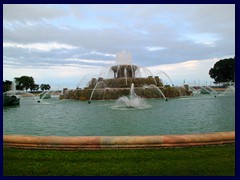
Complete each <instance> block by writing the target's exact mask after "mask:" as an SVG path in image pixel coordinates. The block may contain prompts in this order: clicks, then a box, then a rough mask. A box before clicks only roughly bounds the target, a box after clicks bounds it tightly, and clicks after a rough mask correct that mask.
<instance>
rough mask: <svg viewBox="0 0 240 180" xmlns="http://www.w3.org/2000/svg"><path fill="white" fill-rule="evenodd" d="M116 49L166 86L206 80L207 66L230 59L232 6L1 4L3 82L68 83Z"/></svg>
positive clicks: (111, 59)
mask: <svg viewBox="0 0 240 180" xmlns="http://www.w3.org/2000/svg"><path fill="white" fill-rule="evenodd" d="M123 50H125V51H128V52H130V53H131V55H132V64H135V65H138V66H144V67H148V68H149V69H150V70H151V72H152V73H153V74H154V75H156V74H157V75H159V76H160V77H161V78H162V79H163V81H164V82H165V83H166V84H170V82H169V80H168V78H167V76H166V75H165V74H167V75H168V76H169V77H170V78H171V80H172V82H173V83H174V84H175V85H181V84H182V83H183V81H185V82H186V83H189V84H193V83H194V82H195V83H200V84H204V85H205V84H206V83H207V84H210V83H212V82H213V80H212V79H210V77H209V75H208V71H209V69H210V68H211V67H213V65H214V63H215V62H217V61H218V60H220V59H223V58H229V57H234V56H235V5H234V4H222V5H220V4H219V5H218V4H213V5H209V4H201V5H197V4H189V5H188V4H177V5H172V4H171V5H167V4H143V5H141V4H137V5H136V4H134V5H131V4H126V5H124V4H121V5H119V4H118V5H114V4H111V5H103V4H95V5H87V4H79V5H76V4H74V5H65V4H62V5H49V4H45V5H36V4H33V5H24V4H19V5H12V4H5V5H3V80H13V78H14V77H20V76H23V75H27V76H32V77H33V78H34V79H35V83H37V84H42V83H47V84H50V85H51V86H52V87H54V88H62V87H68V88H75V87H76V86H77V85H78V84H81V83H82V82H84V81H87V80H88V79H90V78H91V77H93V76H94V77H97V76H98V75H99V73H100V72H102V71H103V70H102V69H104V68H105V69H106V67H109V66H111V65H113V64H115V63H116V53H118V52H121V51H123ZM84 85H85V84H81V85H80V86H84Z"/></svg>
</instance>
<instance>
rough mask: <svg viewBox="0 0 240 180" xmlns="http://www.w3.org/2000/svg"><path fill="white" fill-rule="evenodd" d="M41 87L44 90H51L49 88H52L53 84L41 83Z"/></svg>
mask: <svg viewBox="0 0 240 180" xmlns="http://www.w3.org/2000/svg"><path fill="white" fill-rule="evenodd" d="M40 89H41V90H42V91H44V90H49V89H51V86H50V85H49V84H41V85H40Z"/></svg>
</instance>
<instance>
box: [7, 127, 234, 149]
mask: <svg viewBox="0 0 240 180" xmlns="http://www.w3.org/2000/svg"><path fill="white" fill-rule="evenodd" d="M228 143H235V131H230V132H216V133H205V134H185V135H161V136H160V135H156V136H25V135H3V145H4V147H12V148H24V149H57V150H84V149H85V150H89V149H93V150H96V149H147V148H161V147H187V146H202V145H219V144H228Z"/></svg>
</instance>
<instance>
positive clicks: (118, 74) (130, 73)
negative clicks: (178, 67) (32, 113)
mask: <svg viewBox="0 0 240 180" xmlns="http://www.w3.org/2000/svg"><path fill="white" fill-rule="evenodd" d="M131 57H132V56H131V54H130V53H129V52H126V51H123V52H120V53H117V55H116V64H115V65H113V66H111V67H107V68H105V69H106V71H107V78H104V77H98V79H97V78H92V80H91V81H89V83H88V84H87V86H86V87H84V88H82V89H79V88H76V89H74V90H66V89H65V91H64V94H63V95H60V97H59V98H60V99H76V100H88V101H89V103H91V100H92V99H96V100H99V99H105V100H107V99H118V98H120V97H122V96H128V93H129V90H130V89H131V85H132V83H133V84H134V87H135V89H136V92H137V94H138V96H140V97H145V98H164V99H165V100H167V98H166V97H177V96H180V95H179V94H177V93H176V91H177V88H176V87H170V88H169V87H168V86H165V85H164V84H163V82H162V79H161V78H160V77H159V76H153V74H152V73H151V71H150V70H148V69H147V68H146V67H141V66H137V65H133V64H132V62H131ZM101 74H102V75H103V74H106V73H103V72H102V73H101ZM110 75H111V77H109V76H110ZM99 81H102V82H103V83H104V84H105V86H104V88H102V89H101V90H102V91H98V93H97V95H94V96H93V94H94V92H95V91H96V90H97V89H96V88H97V85H98V84H100V83H98V82H99ZM151 84H152V85H153V84H154V85H155V86H154V88H153V86H150V87H151V88H149V89H153V90H149V91H148V92H147V96H145V91H144V89H143V87H144V86H149V85H151ZM156 87H157V88H156ZM155 89H158V91H159V92H160V93H161V94H162V95H161V96H159V95H158V94H157V95H156V93H155V91H156V90H155ZM150 91H153V92H150ZM183 91H184V94H185V95H191V91H189V89H186V88H183ZM163 92H164V93H166V94H164V93H163Z"/></svg>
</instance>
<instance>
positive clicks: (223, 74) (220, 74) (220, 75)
mask: <svg viewBox="0 0 240 180" xmlns="http://www.w3.org/2000/svg"><path fill="white" fill-rule="evenodd" d="M209 75H210V77H211V78H212V79H214V80H215V82H214V83H224V82H230V81H232V82H235V78H234V76H235V57H234V58H229V59H221V60H219V61H218V62H216V63H215V64H214V67H213V68H211V69H210V70H209Z"/></svg>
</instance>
